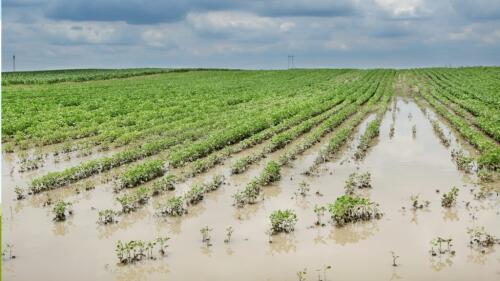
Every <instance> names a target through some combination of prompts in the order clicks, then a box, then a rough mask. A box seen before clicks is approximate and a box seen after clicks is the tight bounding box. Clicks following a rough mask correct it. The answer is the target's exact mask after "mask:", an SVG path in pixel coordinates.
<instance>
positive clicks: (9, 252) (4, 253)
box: [2, 243, 16, 260]
mask: <svg viewBox="0 0 500 281" xmlns="http://www.w3.org/2000/svg"><path fill="white" fill-rule="evenodd" d="M5 247H7V249H6V250H3V252H2V256H6V254H7V253H8V254H9V255H8V258H9V259H10V260H11V259H15V258H16V256H15V255H13V254H12V249H14V245H12V244H9V243H7V244H6V245H5ZM6 251H7V252H6Z"/></svg>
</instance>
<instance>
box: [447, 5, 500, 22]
mask: <svg viewBox="0 0 500 281" xmlns="http://www.w3.org/2000/svg"><path fill="white" fill-rule="evenodd" d="M451 2H452V6H453V8H454V9H455V10H456V11H457V12H458V13H459V14H460V15H461V16H463V17H465V18H467V19H469V20H479V21H484V20H488V21H489V20H500V1H497V0H475V1H468V0H451Z"/></svg>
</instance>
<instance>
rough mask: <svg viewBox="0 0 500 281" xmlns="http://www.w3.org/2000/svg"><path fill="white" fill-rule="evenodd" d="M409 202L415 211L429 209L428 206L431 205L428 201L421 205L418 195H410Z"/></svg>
mask: <svg viewBox="0 0 500 281" xmlns="http://www.w3.org/2000/svg"><path fill="white" fill-rule="evenodd" d="M410 202H411V205H412V207H413V209H414V210H417V209H422V208H424V207H426V208H427V207H429V205H430V204H431V202H430V201H428V200H425V201H424V202H423V203H422V202H421V201H420V196H419V195H411V196H410Z"/></svg>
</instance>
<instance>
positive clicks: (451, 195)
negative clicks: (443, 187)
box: [441, 186, 458, 208]
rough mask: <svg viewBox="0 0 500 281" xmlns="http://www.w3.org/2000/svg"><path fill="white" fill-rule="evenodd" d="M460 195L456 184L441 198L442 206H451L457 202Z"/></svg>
mask: <svg viewBox="0 0 500 281" xmlns="http://www.w3.org/2000/svg"><path fill="white" fill-rule="evenodd" d="M457 197H458V188H456V187H455V186H454V187H452V188H451V190H450V191H449V192H447V193H444V194H443V197H442V198H441V206H443V207H445V208H450V207H452V206H453V205H455V204H456V201H457Z"/></svg>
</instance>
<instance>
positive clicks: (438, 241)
mask: <svg viewBox="0 0 500 281" xmlns="http://www.w3.org/2000/svg"><path fill="white" fill-rule="evenodd" d="M452 242H453V239H451V238H448V239H445V238H442V237H436V238H434V239H432V240H431V250H430V253H431V255H432V256H437V255H438V254H439V255H442V254H446V253H448V254H450V255H455V251H454V250H453V249H452V247H453V244H452ZM443 244H446V248H444V247H443Z"/></svg>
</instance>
